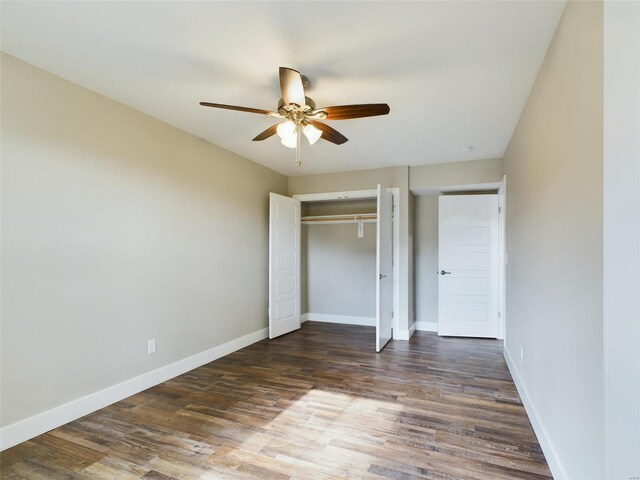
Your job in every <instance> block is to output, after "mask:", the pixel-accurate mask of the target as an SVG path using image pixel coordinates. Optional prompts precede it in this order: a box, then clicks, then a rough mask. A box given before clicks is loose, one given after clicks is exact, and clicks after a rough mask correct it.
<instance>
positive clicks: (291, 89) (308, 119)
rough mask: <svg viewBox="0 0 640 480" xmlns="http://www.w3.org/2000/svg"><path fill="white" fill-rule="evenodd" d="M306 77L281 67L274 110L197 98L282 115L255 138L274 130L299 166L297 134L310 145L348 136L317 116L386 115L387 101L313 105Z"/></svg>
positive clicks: (340, 141)
mask: <svg viewBox="0 0 640 480" xmlns="http://www.w3.org/2000/svg"><path fill="white" fill-rule="evenodd" d="M308 85H309V79H308V78H307V77H305V76H303V75H300V72H298V71H297V70H293V69H291V68H286V67H280V90H281V91H282V98H281V99H280V101H279V102H278V109H277V111H275V112H272V111H269V110H262V109H259V108H249V107H238V106H235V105H223V104H221V103H209V102H200V105H202V106H204V107H214V108H224V109H226V110H236V111H240V112H249V113H258V114H261V115H267V116H269V117H274V118H281V119H284V120H285V121H284V122H282V123H278V124H276V125H272V126H271V127H269V128H267V129H266V130H265V131H264V132H262V133H260V134H259V135H258V136H257V137H256V138H254V139H253V141H254V142H259V141H262V140H266V139H267V138H269V137H271V136H273V135H275V134H277V135H278V137H279V138H280V142H281V143H282V144H283V145H284V146H285V147H288V148H295V149H296V163H295V164H296V166H298V167H299V166H300V165H301V163H300V137H301V136H302V135H304V136H305V137H306V138H307V140H308V141H309V144H311V145H313V144H314V143H316V142H317V141H318V140H319V139H320V138H322V139H324V140H327V141H328V142H331V143H334V144H336V145H342V144H343V143H345V142H347V141H348V139H347V137H345V136H344V135H342V134H341V133H340V132H338V131H337V130H335V129H333V128H332V127H330V126H329V125H327V124H325V123H322V122H319V121H318V120H348V119H351V118H362V117H374V116H377V115H387V114H388V113H389V105H387V104H386V103H367V104H362V105H341V106H337V107H324V108H319V109H316V103H315V102H314V101H313V100H312V99H311V98H309V97H307V96H305V93H304V89H305V87H307V86H308Z"/></svg>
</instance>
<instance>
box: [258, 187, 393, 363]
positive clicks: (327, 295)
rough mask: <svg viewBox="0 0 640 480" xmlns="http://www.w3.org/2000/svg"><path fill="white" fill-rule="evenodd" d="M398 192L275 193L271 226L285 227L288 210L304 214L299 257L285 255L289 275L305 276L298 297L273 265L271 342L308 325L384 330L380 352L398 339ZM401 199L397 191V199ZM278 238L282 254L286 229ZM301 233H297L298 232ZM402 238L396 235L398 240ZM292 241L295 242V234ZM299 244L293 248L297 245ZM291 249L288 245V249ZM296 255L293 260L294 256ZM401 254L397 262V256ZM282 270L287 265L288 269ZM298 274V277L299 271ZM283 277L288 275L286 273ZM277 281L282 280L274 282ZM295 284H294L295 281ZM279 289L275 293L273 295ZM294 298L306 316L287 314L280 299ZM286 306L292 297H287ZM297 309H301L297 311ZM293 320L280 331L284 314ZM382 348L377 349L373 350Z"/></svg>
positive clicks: (296, 225) (273, 237) (379, 334)
mask: <svg viewBox="0 0 640 480" xmlns="http://www.w3.org/2000/svg"><path fill="white" fill-rule="evenodd" d="M394 190H397V189H383V188H382V187H380V186H379V187H378V188H377V189H372V190H360V191H351V192H330V193H319V194H304V195H296V196H294V197H293V198H292V199H290V198H288V197H282V196H280V195H277V196H275V198H274V194H272V199H271V200H272V203H271V222H270V223H272V224H277V223H278V219H279V218H280V220H282V215H278V210H280V213H281V214H282V213H284V210H286V208H285V207H284V206H283V205H286V204H288V205H291V206H293V207H294V209H297V212H298V213H297V215H299V217H298V218H299V220H294V221H293V222H292V224H291V225H290V227H289V231H290V232H291V233H293V234H294V235H295V234H297V235H298V236H299V242H298V246H297V250H298V251H299V254H298V255H296V254H295V250H296V248H291V245H290V250H289V252H283V253H284V255H280V258H281V260H282V259H284V258H289V259H294V258H296V257H297V262H294V263H293V264H292V263H289V264H288V265H287V266H288V267H290V269H289V273H294V274H295V273H298V274H299V276H298V282H299V288H298V293H297V294H293V292H292V288H289V289H285V288H280V291H279V292H277V291H272V290H273V289H278V286H279V285H280V287H283V286H284V285H283V284H285V283H289V284H290V282H287V281H283V277H281V276H279V275H278V272H277V270H278V268H277V267H278V265H277V264H276V263H274V262H276V258H275V256H274V258H272V259H271V260H272V261H270V309H269V312H270V337H271V338H273V337H275V336H278V335H280V334H282V333H286V332H287V331H291V330H293V329H295V328H298V327H299V324H300V322H304V321H306V320H310V321H317V322H327V323H341V324H349V325H363V326H370V327H374V328H375V329H376V342H375V348H376V351H380V350H382V348H384V346H385V344H386V343H387V342H388V341H389V340H390V339H391V338H392V336H393V327H394V322H395V320H396V319H395V318H394V317H395V316H396V315H395V314H394V312H396V311H397V305H398V293H397V279H398V276H397V273H395V274H394V270H397V261H395V260H394V256H396V257H397V250H399V249H398V239H397V238H395V239H394V237H397V236H398V235H399V229H397V228H394V222H393V216H394V203H395V204H397V201H396V202H394V198H393V197H394ZM395 194H396V196H397V192H395ZM273 227H274V225H271V229H270V230H271V231H270V253H273V254H274V255H275V253H276V252H274V251H273V249H274V248H275V249H277V248H279V246H278V245H277V242H278V237H280V239H281V240H282V239H283V238H284V237H283V234H284V230H282V228H280V227H282V225H280V226H279V227H276V228H275V229H274V228H273ZM296 230H297V232H296ZM394 231H395V235H394ZM289 236H290V237H291V235H289ZM290 243H291V242H290ZM281 246H283V245H281ZM292 254H293V256H292ZM394 254H395V255H394ZM280 266H282V262H280ZM291 268H293V270H296V269H297V270H298V271H297V272H292V271H291ZM281 273H282V272H281ZM274 274H275V276H274ZM292 278H294V279H295V275H294V277H292ZM272 285H273V289H272ZM278 293H280V294H285V293H288V297H287V298H286V300H287V301H288V305H289V306H290V307H292V308H293V309H294V310H295V309H297V310H298V311H299V312H300V318H299V321H298V322H297V323H296V322H295V320H293V317H295V312H291V311H290V310H291V309H289V310H287V308H280V309H279V312H278V311H274V308H273V306H274V305H275V304H277V303H278V299H277V297H274V295H276V296H277V295H278ZM281 300H285V297H281ZM296 303H297V305H296ZM283 312H284V313H285V315H286V314H289V316H290V318H289V319H288V320H286V321H288V322H290V323H289V325H288V327H287V328H286V329H284V330H282V329H277V328H276V329H275V330H276V331H272V330H274V329H273V328H272V326H273V324H274V322H281V321H282V320H283V319H280V318H278V317H279V316H281V314H282V313H283ZM372 347H374V345H372Z"/></svg>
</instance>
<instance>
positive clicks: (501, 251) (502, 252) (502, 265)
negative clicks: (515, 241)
mask: <svg viewBox="0 0 640 480" xmlns="http://www.w3.org/2000/svg"><path fill="white" fill-rule="evenodd" d="M498 205H499V206H500V215H499V218H498V221H499V225H498V230H499V232H498V235H499V246H498V262H499V266H498V268H499V270H498V312H499V316H498V338H499V339H500V340H504V341H505V343H506V341H507V258H508V256H507V176H506V175H504V176H503V177H502V182H500V187H499V188H498Z"/></svg>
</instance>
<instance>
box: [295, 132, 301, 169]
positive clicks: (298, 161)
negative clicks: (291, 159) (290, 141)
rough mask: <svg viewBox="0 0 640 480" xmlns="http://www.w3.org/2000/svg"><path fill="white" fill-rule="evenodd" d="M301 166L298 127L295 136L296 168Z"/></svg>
mask: <svg viewBox="0 0 640 480" xmlns="http://www.w3.org/2000/svg"><path fill="white" fill-rule="evenodd" d="M301 165H302V162H301V161H300V127H298V129H297V135H296V167H299V166H301Z"/></svg>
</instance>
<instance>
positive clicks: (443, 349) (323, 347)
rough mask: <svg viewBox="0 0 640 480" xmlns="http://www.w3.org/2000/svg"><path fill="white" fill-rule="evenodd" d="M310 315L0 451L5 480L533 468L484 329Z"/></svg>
mask: <svg viewBox="0 0 640 480" xmlns="http://www.w3.org/2000/svg"><path fill="white" fill-rule="evenodd" d="M374 340H375V332H374V330H373V329H372V328H370V327H356V326H346V325H332V324H321V323H313V322H307V323H305V324H304V325H303V327H302V329H300V330H299V331H297V332H294V333H291V334H288V335H285V336H283V337H280V338H278V339H276V340H271V341H269V340H264V341H262V342H259V343H256V344H254V345H252V346H250V347H248V348H245V349H243V350H241V351H238V352H235V353H233V354H231V355H228V356H227V357H224V358H222V359H219V360H217V361H215V362H212V363H210V364H208V365H205V366H203V367H200V368H198V369H196V370H193V371H191V372H189V373H186V374H184V375H182V376H180V377H177V378H175V379H173V380H170V381H168V382H165V383H163V384H161V385H158V386H156V387H153V388H151V389H149V390H146V391H144V392H142V393H140V394H137V395H134V396H132V397H130V398H127V399H125V400H123V401H121V402H118V403H116V404H114V405H111V406H110V407H107V408H104V409H102V410H99V411H98V412H95V413H93V414H90V415H87V416H86V417H83V418H81V419H79V420H76V421H74V422H71V423H69V424H67V425H64V426H62V427H60V428H57V429H55V430H52V431H50V432H48V433H46V434H44V435H40V436H39V437H37V438H34V439H32V440H30V441H28V442H25V443H22V444H20V445H18V446H16V447H13V448H11V449H8V450H6V451H5V452H3V453H2V454H0V462H1V463H0V471H1V478H2V479H3V480H4V479H12V480H13V479H30V480H31V479H34V480H40V479H47V480H52V479H76V478H83V479H84V478H95V479H138V478H142V479H155V480H171V479H181V480H191V479H218V478H220V479H227V478H228V479H256V478H264V479H294V478H295V479H354V480H358V479H381V478H385V479H403V480H412V479H418V478H428V479H440V480H442V479H491V480H499V479H505V480H506V479H510V480H511V479H540V478H550V473H549V469H548V468H547V464H546V462H545V459H544V456H543V454H542V452H541V450H540V447H539V445H538V442H537V441H536V437H535V436H534V434H533V431H532V429H531V426H530V424H529V421H528V419H527V416H526V414H525V411H524V409H523V407H522V404H521V402H520V399H519V397H518V394H517V392H516V389H515V387H514V384H513V382H512V380H511V377H510V375H509V372H508V370H507V366H506V364H505V362H504V360H503V358H502V343H501V342H499V341H495V340H479V339H461V338H439V337H437V336H436V335H435V334H430V333H425V332H417V333H416V334H415V335H414V337H413V338H412V339H411V341H410V342H401V341H396V342H391V343H390V344H389V345H388V346H387V347H386V348H385V349H384V350H383V352H381V353H379V354H376V353H375V351H374Z"/></svg>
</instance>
